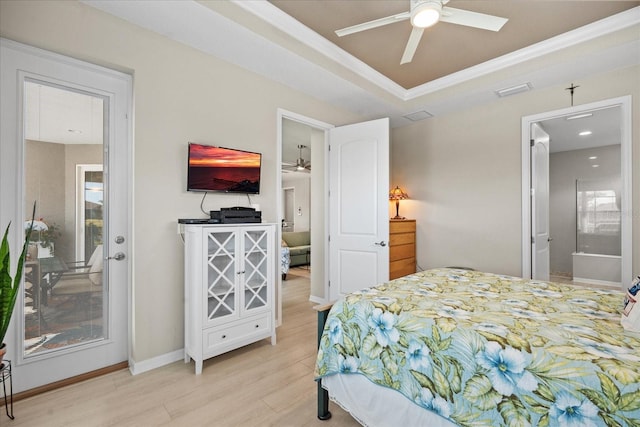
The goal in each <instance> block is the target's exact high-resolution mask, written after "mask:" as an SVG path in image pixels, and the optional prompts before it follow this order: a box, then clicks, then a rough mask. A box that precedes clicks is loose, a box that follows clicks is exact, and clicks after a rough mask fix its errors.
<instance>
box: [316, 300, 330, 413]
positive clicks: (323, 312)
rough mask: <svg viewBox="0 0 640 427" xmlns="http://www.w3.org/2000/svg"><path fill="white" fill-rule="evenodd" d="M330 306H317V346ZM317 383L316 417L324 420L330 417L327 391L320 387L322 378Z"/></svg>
mask: <svg viewBox="0 0 640 427" xmlns="http://www.w3.org/2000/svg"><path fill="white" fill-rule="evenodd" d="M330 308H331V306H330V305H329V306H326V307H317V309H318V347H320V340H321V339H322V331H324V324H325V323H327V317H328V316H329V309H330ZM316 382H317V383H318V419H319V420H322V421H326V420H328V419H329V418H331V412H329V392H328V391H327V390H325V389H324V388H322V379H318V380H317V381H316Z"/></svg>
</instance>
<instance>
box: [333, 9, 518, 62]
mask: <svg viewBox="0 0 640 427" xmlns="http://www.w3.org/2000/svg"><path fill="white" fill-rule="evenodd" d="M409 1H410V6H411V7H410V10H409V11H408V12H402V13H398V14H396V15H392V16H387V17H385V18H380V19H375V20H373V21H369V22H364V23H362V24H357V25H352V26H351V27H347V28H342V29H340V30H336V34H337V35H338V36H339V37H343V36H346V35H349V34H353V33H358V32H360V31H365V30H370V29H372V28H377V27H381V26H383V25H388V24H393V23H395V22H399V21H403V20H405V19H410V20H411V25H412V26H413V29H412V30H411V35H410V36H409V41H408V42H407V46H406V47H405V49H404V54H403V55H402V59H401V60H400V64H406V63H407V62H411V60H412V59H413V55H414V54H415V53H416V49H417V48H418V43H420V38H421V37H422V33H423V32H424V29H425V28H427V27H430V26H432V25H434V24H436V23H437V22H438V21H442V22H448V23H450V24H458V25H464V26H467V27H475V28H481V29H483V30H491V31H500V29H501V28H502V26H503V25H504V24H505V23H506V22H507V21H508V19H507V18H501V17H499V16H493V15H486V14H484V13H478V12H471V11H470V10H463V9H454V8H453V7H445V6H444V5H445V4H447V3H449V0H409Z"/></svg>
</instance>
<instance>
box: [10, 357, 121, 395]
mask: <svg viewBox="0 0 640 427" xmlns="http://www.w3.org/2000/svg"><path fill="white" fill-rule="evenodd" d="M127 366H129V362H127V361H124V362H120V363H116V364H115V365H111V366H107V367H104V368H100V369H96V370H95V371H91V372H85V373H84V374H80V375H76V376H75V377H71V378H65V379H64V380H60V381H56V382H53V383H50V384H45V385H42V386H40V387H35V388H32V389H29V390H25V391H21V392H20V393H16V394H14V395H13V400H14V401H16V402H17V401H18V400H22V399H26V398H28V397H33V396H36V395H38V394H42V393H46V392H48V391H52V390H56V389H59V388H62V387H66V386H68V385H72V384H77V383H80V382H82V381H86V380H89V379H92V378H97V377H99V376H102V375H106V374H110V373H112V372H116V371H121V370H123V369H126V368H127Z"/></svg>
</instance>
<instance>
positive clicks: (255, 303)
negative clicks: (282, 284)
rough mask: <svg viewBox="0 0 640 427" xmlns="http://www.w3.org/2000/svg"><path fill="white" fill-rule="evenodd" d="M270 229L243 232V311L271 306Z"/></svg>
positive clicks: (253, 310) (255, 310)
mask: <svg viewBox="0 0 640 427" xmlns="http://www.w3.org/2000/svg"><path fill="white" fill-rule="evenodd" d="M271 231H272V228H271V227H269V228H256V229H249V230H243V239H242V242H243V254H244V256H243V257H242V263H243V265H242V267H241V272H242V277H243V278H244V279H243V281H242V286H243V297H244V298H243V305H242V307H243V310H244V311H245V312H257V311H261V310H264V309H265V308H267V307H270V306H271V301H270V298H271V292H270V286H271V283H270V279H269V278H270V277H271V270H270V269H271V268H272V266H271V264H272V262H271V258H270V255H271V252H272V251H271V250H270V248H271V246H272V239H273V237H272V233H271Z"/></svg>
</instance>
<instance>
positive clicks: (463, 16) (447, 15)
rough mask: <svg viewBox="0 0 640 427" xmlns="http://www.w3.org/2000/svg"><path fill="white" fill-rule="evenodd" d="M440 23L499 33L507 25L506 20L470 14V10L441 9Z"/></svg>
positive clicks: (482, 14) (475, 13)
mask: <svg viewBox="0 0 640 427" xmlns="http://www.w3.org/2000/svg"><path fill="white" fill-rule="evenodd" d="M440 21H442V22H448V23H450V24H458V25H464V26H467V27H475V28H481V29H483V30H490V31H500V29H501V28H502V26H503V25H504V24H506V23H507V21H508V19H507V18H501V17H499V16H493V15H486V14H484V13H478V12H471V11H470V10H463V9H455V8H453V7H443V8H442V15H441V16H440Z"/></svg>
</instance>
